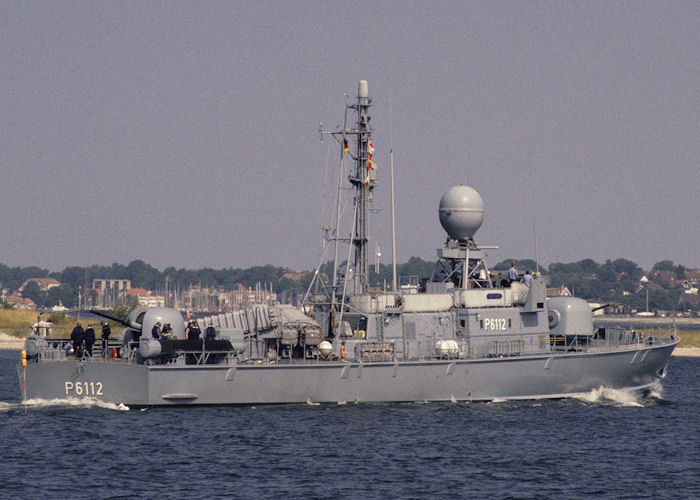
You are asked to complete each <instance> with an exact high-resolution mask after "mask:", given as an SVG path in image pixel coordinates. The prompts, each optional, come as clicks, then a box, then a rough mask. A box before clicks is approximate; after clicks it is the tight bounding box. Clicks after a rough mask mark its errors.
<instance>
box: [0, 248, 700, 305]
mask: <svg viewBox="0 0 700 500" xmlns="http://www.w3.org/2000/svg"><path fill="white" fill-rule="evenodd" d="M511 262H514V263H515V264H516V267H517V268H518V270H520V271H522V272H524V271H526V270H530V271H535V270H536V269H537V265H536V263H535V262H534V261H533V260H531V259H506V260H504V261H502V262H499V263H498V264H496V265H495V266H494V267H493V268H492V269H493V270H495V271H504V270H506V269H508V268H509V267H510V264H511ZM433 270H434V262H431V261H425V260H423V259H421V258H419V257H411V258H410V259H409V260H408V262H405V263H403V264H399V265H397V275H398V276H400V277H401V276H403V277H406V276H415V277H417V278H418V279H426V278H430V276H431V275H432V273H433ZM688 271H689V270H688V269H686V268H685V267H683V266H682V265H676V264H674V263H673V262H672V261H670V260H663V261H660V262H657V263H656V264H654V266H653V267H652V269H651V270H650V271H649V272H647V273H645V271H644V270H643V269H642V268H641V267H640V266H638V265H637V264H636V263H634V262H632V261H630V260H626V259H616V260H613V261H611V260H607V261H605V262H604V263H602V264H599V263H597V262H595V261H594V260H592V259H584V260H581V261H578V262H572V263H568V264H567V263H552V264H550V265H549V266H548V267H545V266H539V272H540V273H541V274H543V275H544V276H545V278H546V280H547V283H548V286H550V287H560V286H566V287H568V288H569V289H570V290H571V291H572V293H574V294H575V295H576V296H578V297H581V298H583V299H586V300H589V301H598V302H612V303H621V304H627V305H629V306H630V307H635V308H638V309H639V308H643V307H646V301H647V293H648V298H649V307H650V309H652V308H653V309H664V310H674V309H695V310H700V307H698V306H697V304H695V305H694V304H692V303H691V304H686V303H685V302H684V301H683V296H682V291H679V290H678V289H677V288H675V287H674V286H673V284H672V283H670V282H669V280H668V277H669V275H670V276H672V277H674V278H675V279H676V280H683V279H685V278H686V276H687V272H688ZM332 272H333V263H332V262H329V263H326V264H325V265H323V266H322V268H321V269H320V273H321V276H325V277H326V279H328V277H329V276H331V275H332ZM643 275H646V276H647V278H648V279H649V280H650V283H651V284H650V285H642V284H641V282H640V279H641V277H642V276H643ZM312 276H313V272H311V271H309V272H302V273H299V272H295V271H292V270H290V269H289V268H284V267H278V266H272V265H266V266H255V267H250V268H247V269H241V268H233V267H229V268H224V269H212V268H202V269H184V268H181V269H176V268H175V267H168V268H165V269H163V270H162V271H160V270H158V269H156V268H155V267H153V266H151V265H149V264H146V263H145V262H143V261H141V260H135V261H132V262H130V263H129V264H128V265H126V266H125V265H122V264H117V263H115V264H112V265H111V266H87V267H80V266H70V267H66V268H65V269H64V270H63V271H60V272H49V271H48V270H46V269H41V268H39V267H35V266H31V267H8V266H6V265H4V264H0V283H1V284H2V287H3V288H4V289H7V290H9V291H13V290H18V289H19V288H20V287H21V286H22V284H23V283H24V282H25V281H26V280H27V279H29V278H46V277H48V278H54V279H56V280H57V281H59V282H61V285H60V286H58V287H54V288H51V289H50V290H48V291H42V290H41V288H40V287H39V285H38V284H36V283H34V282H31V283H29V284H28V285H27V286H26V287H25V288H24V290H23V296H24V297H28V298H31V299H32V300H34V302H35V303H36V304H37V306H39V307H52V306H54V305H58V304H59V303H61V304H63V305H64V306H66V307H69V308H70V307H75V306H77V304H78V295H79V293H85V286H86V284H87V287H88V288H89V287H91V286H92V280H93V279H128V280H130V281H131V286H132V287H138V288H145V289H147V290H152V291H155V292H158V291H163V290H165V289H166V288H167V289H169V290H176V289H179V290H183V291H184V290H187V289H189V288H190V286H191V285H198V286H201V287H203V288H215V289H219V290H233V289H235V288H236V287H237V286H238V285H243V286H244V287H246V288H254V287H256V286H258V285H259V284H262V285H263V286H267V287H270V286H271V288H272V290H273V291H275V292H276V293H277V295H278V297H279V299H280V300H281V301H282V302H294V301H295V300H297V299H298V297H299V296H300V295H302V294H303V293H305V292H306V290H307V288H308V286H309V283H310V281H311V278H312ZM661 277H663V278H664V279H661ZM391 282H392V268H391V266H390V265H384V264H382V265H380V266H379V272H378V273H377V272H375V269H374V267H372V269H371V271H370V283H372V284H373V285H374V286H377V287H379V288H382V287H384V286H390V284H391ZM644 286H646V288H644ZM679 294H680V295H679Z"/></svg>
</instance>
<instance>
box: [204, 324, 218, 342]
mask: <svg viewBox="0 0 700 500" xmlns="http://www.w3.org/2000/svg"><path fill="white" fill-rule="evenodd" d="M204 338H205V339H207V340H214V339H215V338H216V330H215V329H214V324H213V323H209V326H208V327H207V329H206V330H204Z"/></svg>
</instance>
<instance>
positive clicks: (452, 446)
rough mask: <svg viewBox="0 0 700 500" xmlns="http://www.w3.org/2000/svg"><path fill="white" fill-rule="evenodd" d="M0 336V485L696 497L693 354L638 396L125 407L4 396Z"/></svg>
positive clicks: (697, 398) (150, 491)
mask: <svg viewBox="0 0 700 500" xmlns="http://www.w3.org/2000/svg"><path fill="white" fill-rule="evenodd" d="M18 359H19V352H18V351H0V381H1V382H2V383H1V384H0V419H1V421H2V426H0V443H1V444H0V446H1V447H2V457H3V463H2V467H0V496H2V497H3V498H56V497H61V498H75V497H89V498H134V497H145V498H186V497H189V498H258V497H266V498H285V497H294V498H331V497H340V498H436V497H442V498H444V497H449V498H455V497H463V498H581V497H594V496H595V497H603V498H611V497H625V498H654V499H656V498H698V497H700V472H699V471H700V451H699V450H700V394H698V380H699V377H698V375H700V359H697V358H695V359H693V358H673V359H672V360H671V363H670V365H669V369H668V375H667V377H666V378H665V379H664V380H663V381H662V383H661V385H660V386H658V387H655V388H654V389H653V390H651V391H648V392H647V393H646V394H643V395H638V394H633V393H626V392H622V391H612V390H604V389H603V390H600V391H593V392H591V393H590V394H587V395H586V396H585V397H582V398H580V399H568V400H558V401H545V402H542V401H539V402H534V401H533V402H518V403H513V402H492V403H471V404H467V403H454V404H420V403H414V404H391V405H389V404H386V405H383V404H347V405H317V406H311V405H289V406H259V407H243V408H240V407H207V408H166V409H147V410H144V411H140V410H125V409H117V408H115V407H113V406H112V405H97V404H90V405H81V404H77V403H75V402H73V403H72V404H71V403H70V402H65V401H64V402H54V403H50V402H38V403H34V404H31V405H29V406H28V408H27V415H25V407H24V405H22V404H21V401H20V397H19V383H18V381H17V376H16V369H15V364H16V362H17V360H18Z"/></svg>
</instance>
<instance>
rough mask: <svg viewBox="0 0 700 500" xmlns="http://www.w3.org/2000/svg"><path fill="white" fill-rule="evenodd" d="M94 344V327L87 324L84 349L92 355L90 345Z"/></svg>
mask: <svg viewBox="0 0 700 500" xmlns="http://www.w3.org/2000/svg"><path fill="white" fill-rule="evenodd" d="M93 345H95V329H94V328H93V327H92V325H88V326H87V328H86V329H85V350H86V351H87V353H88V354H89V355H90V356H92V346H93Z"/></svg>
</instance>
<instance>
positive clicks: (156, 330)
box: [151, 321, 160, 339]
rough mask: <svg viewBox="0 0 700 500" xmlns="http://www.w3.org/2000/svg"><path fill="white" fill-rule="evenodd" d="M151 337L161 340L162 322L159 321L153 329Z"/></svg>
mask: <svg viewBox="0 0 700 500" xmlns="http://www.w3.org/2000/svg"><path fill="white" fill-rule="evenodd" d="M151 337H153V338H154V339H159V338H160V321H157V322H156V324H155V325H153V328H151Z"/></svg>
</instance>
